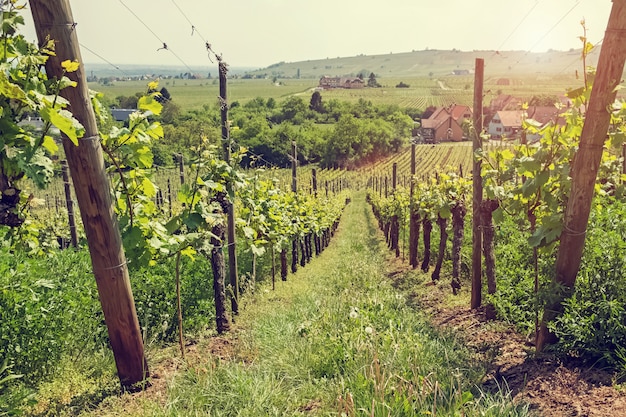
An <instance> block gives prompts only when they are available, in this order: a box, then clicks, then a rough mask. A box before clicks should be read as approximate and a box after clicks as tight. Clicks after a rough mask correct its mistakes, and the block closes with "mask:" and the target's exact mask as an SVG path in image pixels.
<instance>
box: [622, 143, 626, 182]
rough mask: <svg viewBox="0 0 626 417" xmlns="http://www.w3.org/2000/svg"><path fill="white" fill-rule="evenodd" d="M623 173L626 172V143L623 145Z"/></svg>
mask: <svg viewBox="0 0 626 417" xmlns="http://www.w3.org/2000/svg"><path fill="white" fill-rule="evenodd" d="M622 174H626V143H625V144H623V145H622Z"/></svg>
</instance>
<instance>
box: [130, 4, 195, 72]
mask: <svg viewBox="0 0 626 417" xmlns="http://www.w3.org/2000/svg"><path fill="white" fill-rule="evenodd" d="M118 1H119V2H120V3H121V4H122V6H124V7H125V8H126V10H128V11H129V12H130V13H131V14H132V15H133V16H135V18H136V19H137V20H138V21H139V22H140V23H141V24H142V25H143V26H144V27H145V28H146V29H148V31H149V32H150V33H152V35H153V36H154V37H155V38H156V39H157V40H158V41H159V43H161V44H162V45H163V46H161V47H160V48H158V49H157V51H160V50H162V49H165V50H166V51H169V52H171V53H172V55H174V57H176V59H178V61H180V63H181V64H183V65H184V66H185V67H186V68H187V69H188V70H189V72H190V73H193V70H192V69H191V68H190V67H189V65H187V63H186V62H185V61H183V60H182V58H181V57H180V56H178V55H177V54H176V53H175V52H174V51H173V50H172V48H170V47H168V46H167V43H165V41H163V40H162V39H161V38H160V37H159V35H157V34H156V32H155V31H153V30H152V29H151V28H150V26H148V25H147V24H146V22H144V21H143V20H142V19H141V18H140V17H139V16H138V15H137V14H136V13H135V12H134V11H133V10H132V9H131V8H130V7H128V5H126V3H124V2H123V1H122V0H118Z"/></svg>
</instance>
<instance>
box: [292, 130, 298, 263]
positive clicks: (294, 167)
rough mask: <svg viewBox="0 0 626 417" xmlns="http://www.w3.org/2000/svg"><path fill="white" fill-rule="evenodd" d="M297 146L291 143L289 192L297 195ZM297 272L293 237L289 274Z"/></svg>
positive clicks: (296, 240) (296, 241) (296, 248)
mask: <svg viewBox="0 0 626 417" xmlns="http://www.w3.org/2000/svg"><path fill="white" fill-rule="evenodd" d="M297 166H298V146H297V145H296V142H295V141H292V142H291V191H292V192H293V193H294V194H297V193H298V176H297V174H298V169H297ZM297 270H298V237H297V236H294V238H293V240H292V241H291V272H292V273H294V274H295V273H296V271H297Z"/></svg>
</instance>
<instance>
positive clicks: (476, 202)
mask: <svg viewBox="0 0 626 417" xmlns="http://www.w3.org/2000/svg"><path fill="white" fill-rule="evenodd" d="M484 71H485V61H484V60H483V59H482V58H476V68H475V71H474V138H473V142H472V151H473V152H472V153H473V154H476V151H477V150H478V149H480V148H482V139H481V136H480V135H481V134H482V131H483V82H484ZM480 170H481V161H480V160H479V159H474V162H473V164H472V186H473V199H472V295H471V301H470V306H471V308H478V307H480V305H481V303H482V270H481V269H482V258H481V250H482V229H481V225H480V205H481V203H482V201H483V180H482V177H481V173H480Z"/></svg>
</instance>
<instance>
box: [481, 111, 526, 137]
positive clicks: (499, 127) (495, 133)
mask: <svg viewBox="0 0 626 417" xmlns="http://www.w3.org/2000/svg"><path fill="white" fill-rule="evenodd" d="M523 115H524V113H523V112H522V111H521V110H500V111H498V112H496V114H495V115H494V116H493V117H492V118H491V121H490V122H489V128H488V129H487V133H489V135H491V137H492V138H493V139H501V138H503V137H506V138H514V137H516V136H517V134H518V133H519V132H520V130H522V118H523Z"/></svg>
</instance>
